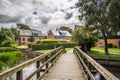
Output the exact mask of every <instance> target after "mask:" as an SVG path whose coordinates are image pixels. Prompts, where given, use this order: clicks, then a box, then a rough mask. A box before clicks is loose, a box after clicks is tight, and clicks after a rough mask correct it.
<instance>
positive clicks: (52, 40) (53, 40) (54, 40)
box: [36, 39, 67, 44]
mask: <svg viewBox="0 0 120 80" xmlns="http://www.w3.org/2000/svg"><path fill="white" fill-rule="evenodd" d="M63 42H67V40H60V39H41V40H39V39H38V40H36V43H37V44H40V43H63Z"/></svg>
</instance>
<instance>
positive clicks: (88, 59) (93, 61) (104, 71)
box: [74, 47, 119, 80]
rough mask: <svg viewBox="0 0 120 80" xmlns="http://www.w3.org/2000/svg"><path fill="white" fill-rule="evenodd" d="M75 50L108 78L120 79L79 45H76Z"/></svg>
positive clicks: (110, 79) (108, 79)
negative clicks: (78, 46)
mask: <svg viewBox="0 0 120 80" xmlns="http://www.w3.org/2000/svg"><path fill="white" fill-rule="evenodd" d="M74 50H76V51H77V52H78V53H79V55H80V56H81V58H84V59H83V60H87V61H88V62H89V63H90V64H91V65H92V66H93V67H94V68H95V69H96V70H97V71H98V72H99V73H100V74H101V75H102V76H103V77H104V78H105V79H106V80H119V79H118V78H117V77H115V76H114V75H113V74H112V73H110V72H109V71H108V70H107V69H105V68H104V67H103V66H101V65H100V64H99V63H97V62H96V61H95V60H93V59H92V58H91V57H90V56H88V55H87V54H85V53H84V52H83V51H82V50H80V49H79V48H77V47H75V48H74ZM75 53H76V52H75Z"/></svg>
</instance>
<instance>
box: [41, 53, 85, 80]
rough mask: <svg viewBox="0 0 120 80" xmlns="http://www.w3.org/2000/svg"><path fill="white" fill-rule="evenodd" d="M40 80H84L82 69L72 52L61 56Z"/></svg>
mask: <svg viewBox="0 0 120 80" xmlns="http://www.w3.org/2000/svg"><path fill="white" fill-rule="evenodd" d="M41 80H85V77H84V75H83V74H82V68H81V67H80V65H79V64H78V61H77V59H76V57H75V55H74V54H73V52H72V51H68V52H67V53H65V54H62V55H61V57H60V58H59V59H58V61H57V62H56V63H55V64H54V65H53V67H52V68H51V69H50V70H49V72H48V73H46V74H45V75H44V76H43V78H42V79H41Z"/></svg>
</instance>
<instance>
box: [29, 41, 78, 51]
mask: <svg viewBox="0 0 120 80" xmlns="http://www.w3.org/2000/svg"><path fill="white" fill-rule="evenodd" d="M31 46H32V49H33V50H43V49H54V48H56V47H59V46H63V47H65V48H70V47H74V46H77V43H75V42H72V43H46V44H28V47H29V48H31Z"/></svg>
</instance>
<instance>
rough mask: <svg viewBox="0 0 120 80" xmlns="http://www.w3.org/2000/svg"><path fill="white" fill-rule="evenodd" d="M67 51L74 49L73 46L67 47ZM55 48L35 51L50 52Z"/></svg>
mask: <svg viewBox="0 0 120 80" xmlns="http://www.w3.org/2000/svg"><path fill="white" fill-rule="evenodd" d="M65 49H66V51H69V50H72V49H73V48H65ZM52 50H53V49H48V50H37V51H35V52H42V53H48V52H50V51H52Z"/></svg>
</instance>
